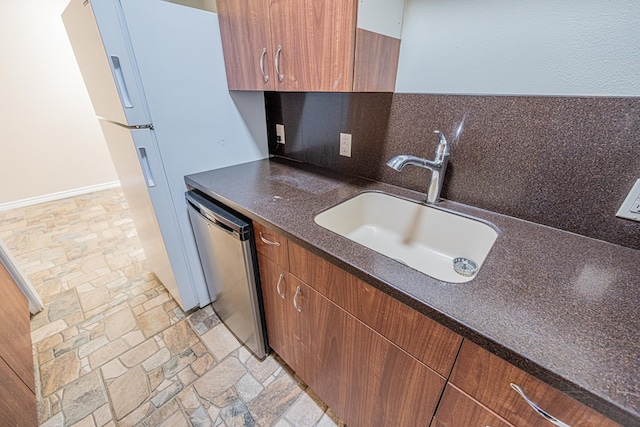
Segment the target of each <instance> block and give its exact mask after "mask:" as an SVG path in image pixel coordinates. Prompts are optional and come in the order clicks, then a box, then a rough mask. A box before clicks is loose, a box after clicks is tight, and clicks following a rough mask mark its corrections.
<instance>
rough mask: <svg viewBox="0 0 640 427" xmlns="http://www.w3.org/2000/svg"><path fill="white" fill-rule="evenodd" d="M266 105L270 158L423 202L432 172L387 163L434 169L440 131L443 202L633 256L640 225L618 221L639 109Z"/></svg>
mask: <svg viewBox="0 0 640 427" xmlns="http://www.w3.org/2000/svg"><path fill="white" fill-rule="evenodd" d="M265 102H266V105H267V124H268V133H269V150H270V152H271V153H272V154H275V155H279V156H283V157H287V158H290V159H293V160H298V161H301V162H305V163H310V164H314V165H317V166H321V167H325V168H328V169H333V170H337V171H340V172H344V173H349V174H352V175H358V176H362V177H365V178H370V179H374V180H377V181H382V182H386V183H389V184H393V185H398V186H401V187H405V188H410V189H413V190H417V191H421V192H425V191H426V188H427V181H428V174H429V171H427V170H425V169H422V168H416V167H411V166H409V167H407V168H405V169H403V170H402V172H396V171H394V170H392V169H391V168H389V167H387V166H385V162H386V161H387V160H388V159H389V158H391V157H393V156H395V155H397V154H413V155H416V156H419V157H425V158H429V159H431V158H433V156H434V152H435V148H436V145H437V137H436V136H435V135H434V134H433V130H435V129H438V130H441V131H443V132H444V133H445V135H446V136H447V138H448V139H449V141H450V142H451V143H452V145H451V157H450V161H449V168H448V170H447V174H446V177H445V183H444V187H443V192H442V196H443V197H444V198H446V199H449V200H454V201H456V202H461V203H464V204H468V205H471V206H477V207H479V208H483V209H487V210H491V211H494V212H500V213H503V214H506V215H510V216H514V217H517V218H521V219H525V220H529V221H533V222H536V223H539V224H545V225H549V226H551V227H555V228H559V229H562V230H567V231H571V232H574V233H578V234H581V235H585V236H589V237H593V238H596V239H600V240H605V241H608V242H612V243H616V244H619V245H622V246H627V247H630V248H634V249H640V223H638V222H633V221H629V220H625V219H620V218H617V217H616V216H615V213H616V212H617V210H618V208H619V207H620V205H621V204H622V201H623V200H624V199H625V197H626V196H627V193H628V192H629V190H630V189H631V187H632V185H633V183H634V182H635V180H636V179H637V178H640V98H571V97H526V96H462V95H425V94H388V93H387V94H380V93H273V92H270V93H265ZM276 123H282V124H284V125H285V134H286V144H285V145H281V144H276V142H275V124H276ZM461 123H463V125H462V126H461V131H460V132H458V135H459V136H458V138H456V137H455V136H454V135H455V134H456V130H458V129H460V124H461ZM340 132H346V133H351V134H352V135H353V142H352V157H351V158H348V157H342V156H340V155H339V134H340Z"/></svg>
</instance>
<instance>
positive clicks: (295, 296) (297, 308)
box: [293, 286, 302, 313]
mask: <svg viewBox="0 0 640 427" xmlns="http://www.w3.org/2000/svg"><path fill="white" fill-rule="evenodd" d="M298 295H300V286H298V287H297V288H296V294H295V295H294V296H293V306H294V307H295V308H296V310H298V313H301V312H302V308H301V307H299V306H298V300H297V298H298Z"/></svg>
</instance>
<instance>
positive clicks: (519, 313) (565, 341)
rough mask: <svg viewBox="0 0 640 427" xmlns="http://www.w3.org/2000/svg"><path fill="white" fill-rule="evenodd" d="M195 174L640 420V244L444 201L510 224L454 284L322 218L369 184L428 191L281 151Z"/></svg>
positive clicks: (322, 249) (582, 396)
mask: <svg viewBox="0 0 640 427" xmlns="http://www.w3.org/2000/svg"><path fill="white" fill-rule="evenodd" d="M186 182H187V184H188V185H190V186H192V187H194V188H197V189H199V190H201V191H202V192H204V193H205V194H207V195H209V196H210V197H212V198H214V199H217V200H219V201H221V202H223V203H225V204H227V205H228V206H230V207H232V208H233V209H236V210H237V211H239V212H240V213H242V214H244V215H246V216H248V217H250V218H252V219H253V220H256V221H258V222H260V223H262V224H265V225H267V226H269V227H271V228H274V229H276V230H278V231H280V232H281V233H282V234H284V235H285V236H286V237H288V238H289V239H291V240H293V241H294V242H296V243H298V244H300V245H301V246H303V247H305V248H307V249H309V250H311V251H312V252H314V253H316V254H317V255H319V256H321V257H323V258H325V259H327V260H329V261H331V262H333V263H335V264H336V265H338V266H340V267H341V268H343V269H345V270H347V271H349V272H350V273H352V274H354V275H355V276H357V277H359V278H360V279H362V280H364V281H366V282H367V283H369V284H371V285H372V286H375V287H377V288H379V289H381V290H382V291H384V292H386V293H387V294H389V295H391V296H393V297H395V298H397V299H399V300H401V301H402V302H404V303H405V304H407V305H409V306H411V307H413V308H414V309H416V310H418V311H420V312H421V313H423V314H425V315H427V316H429V317H431V318H432V319H434V320H436V321H438V322H440V323H441V324H443V325H445V326H447V327H449V328H450V329H452V330H453V331H455V332H457V333H459V334H460V335H462V336H463V337H465V338H467V339H470V340H472V341H473V342H475V343H477V344H479V345H481V346H482V347H484V348H486V349H488V350H489V351H492V352H493V353H495V354H497V355H499V356H500V357H502V358H504V359H506V360H508V361H509V362H511V363H513V364H514V365H516V366H518V367H519V368H521V369H523V370H525V371H526V372H529V373H530V374H532V375H534V376H536V377H537V378H540V379H541V380H543V381H545V382H546V383H548V384H550V385H552V386H554V387H556V388H558V389H559V390H561V391H563V392H564V393H565V394H567V395H570V396H572V397H574V398H575V399H577V400H579V401H581V402H583V403H585V404H586V405H587V406H590V407H593V408H594V409H596V410H598V411H599V412H601V413H603V414H605V415H607V416H609V417H610V418H612V419H613V420H615V421H618V422H619V423H621V424H623V425H625V426H630V425H640V310H639V309H638V305H639V302H640V286H639V280H638V278H639V277H640V251H637V250H633V249H629V248H625V247H622V246H617V245H614V244H610V243H606V242H603V241H599V240H595V239H591V238H587V237H583V236H580V235H576V234H572V233H568V232H564V231H561V230H557V229H553V228H550V227H546V226H542V225H538V224H534V223H531V222H527V221H522V220H519V219H516V218H512V217H508V216H504V215H500V214H496V213H493V212H489V211H484V210H480V209H476V208H473V207H470V206H465V205H461V204H458V203H455V202H450V201H443V202H441V203H440V204H439V205H438V206H439V208H442V209H445V210H452V211H456V212H460V213H463V214H466V215H470V216H473V217H477V218H480V219H483V220H486V221H489V222H491V223H493V224H494V225H495V226H496V227H497V228H498V229H499V230H500V232H499V237H498V239H497V241H496V243H495V244H494V246H493V248H492V250H491V252H490V253H489V255H488V257H487V259H486V260H485V262H484V265H483V267H482V269H481V270H480V271H479V272H478V274H477V276H476V277H475V278H474V279H473V280H472V281H470V282H467V283H461V284H451V283H446V282H441V281H438V280H436V279H433V278H431V277H429V276H426V275H424V274H422V273H420V272H418V271H417V270H414V269H412V268H410V267H407V266H404V265H402V264H400V263H399V262H397V261H394V260H392V259H390V258H387V257H386V256H384V255H381V254H379V253H377V252H374V251H373V250H371V249H368V248H366V247H364V246H361V245H359V244H357V243H355V242H352V241H350V240H348V239H346V238H344V237H341V236H339V235H337V234H335V233H333V232H331V231H329V230H326V229H324V228H322V227H320V226H318V225H316V224H315V222H314V221H313V218H314V216H315V215H316V214H318V213H319V212H321V211H323V210H325V209H327V208H329V207H331V206H334V205H336V204H338V203H340V202H342V201H344V200H347V199H349V198H351V197H353V196H355V195H357V194H359V193H361V192H363V191H384V192H387V193H390V194H394V195H396V196H399V197H404V198H407V199H411V200H422V199H423V197H424V195H423V194H421V193H417V192H414V191H410V190H405V189H403V188H399V187H394V186H391V185H387V184H383V183H379V182H374V181H369V180H365V179H361V178H356V177H351V176H345V175H340V174H337V173H334V172H330V171H327V170H324V169H319V168H314V167H312V166H309V165H301V164H297V163H294V162H290V161H287V160H283V159H269V160H261V161H257V162H252V163H246V164H242V165H238V166H232V167H229V168H224V169H218V170H214V171H209V172H202V173H198V174H193V175H189V176H187V177H186Z"/></svg>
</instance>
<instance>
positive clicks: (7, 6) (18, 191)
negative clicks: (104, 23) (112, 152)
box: [0, 0, 118, 205]
mask: <svg viewBox="0 0 640 427" xmlns="http://www.w3.org/2000/svg"><path fill="white" fill-rule="evenodd" d="M67 3H68V0H19V1H13V0H3V1H0V53H1V55H0V205H2V204H6V203H9V202H15V201H18V200H23V199H29V198H34V197H39V196H43V195H48V194H51V193H58V192H66V191H70V190H74V189H78V188H83V187H89V186H94V185H100V184H104V183H108V182H113V181H117V179H118V178H117V176H116V173H115V170H114V168H113V165H112V163H111V158H110V156H109V152H108V150H107V146H106V143H105V142H104V139H103V137H102V132H101V130H100V126H99V125H98V122H97V120H96V119H95V116H94V113H93V108H92V106H91V103H90V101H89V96H88V94H87V91H86V89H85V87H84V83H83V81H82V77H81V75H80V70H79V69H78V66H77V64H76V61H75V58H74V56H73V51H72V50H71V46H70V45H69V41H68V39H67V35H66V32H65V30H64V26H63V24H62V20H61V18H60V14H61V13H62V11H63V10H64V8H65V7H66V5H67Z"/></svg>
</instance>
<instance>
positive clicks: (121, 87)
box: [109, 55, 133, 108]
mask: <svg viewBox="0 0 640 427" xmlns="http://www.w3.org/2000/svg"><path fill="white" fill-rule="evenodd" d="M109 58H110V59H111V66H112V67H113V75H114V76H115V80H116V85H117V86H118V92H120V97H121V98H122V105H123V106H124V108H133V104H132V103H131V97H130V96H129V89H127V83H126V82H125V81H124V74H123V73H122V67H121V66H120V58H119V57H118V56H117V55H110V56H109Z"/></svg>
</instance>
